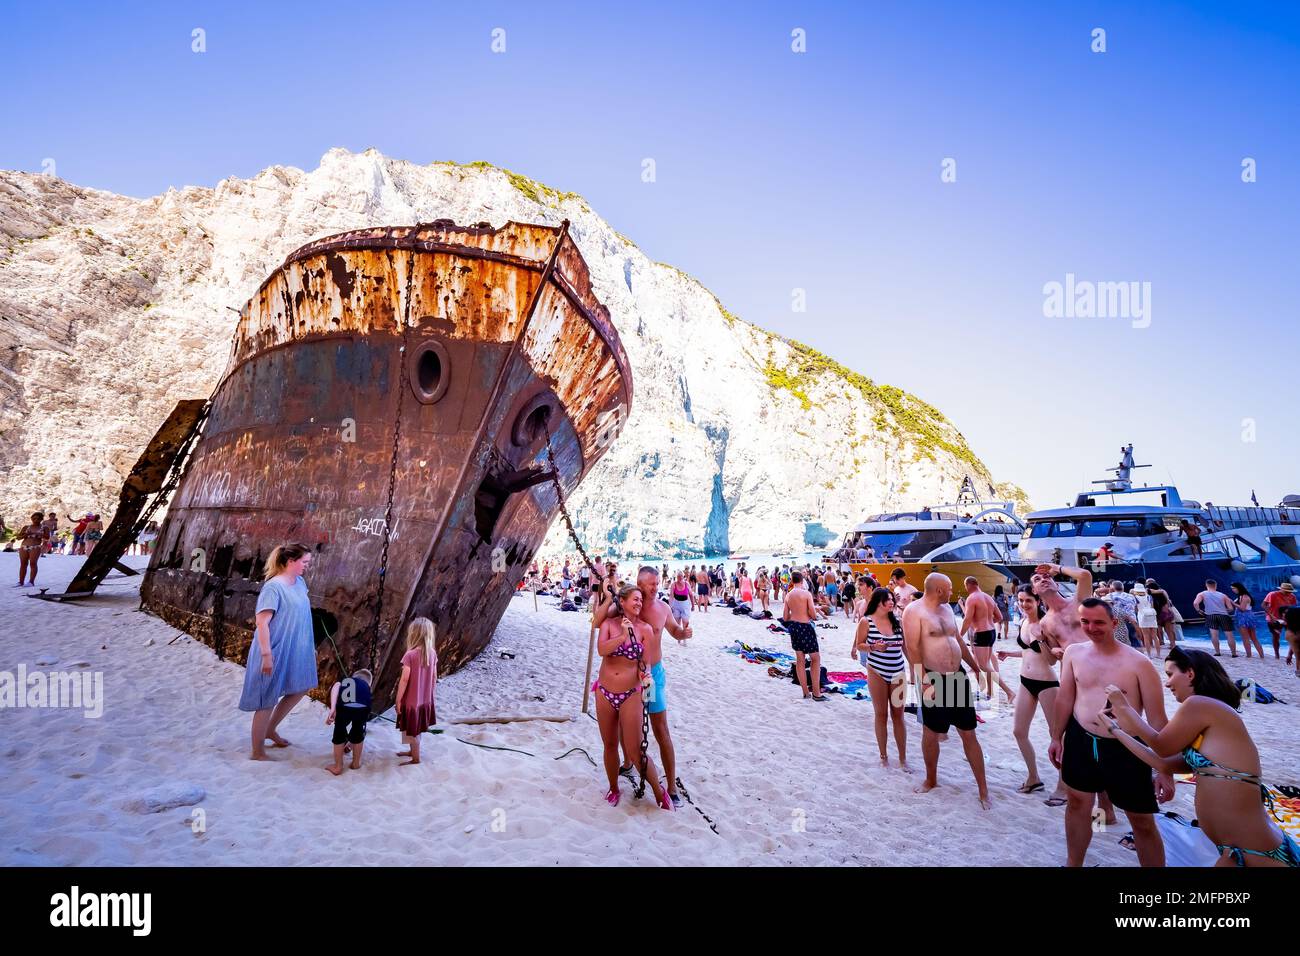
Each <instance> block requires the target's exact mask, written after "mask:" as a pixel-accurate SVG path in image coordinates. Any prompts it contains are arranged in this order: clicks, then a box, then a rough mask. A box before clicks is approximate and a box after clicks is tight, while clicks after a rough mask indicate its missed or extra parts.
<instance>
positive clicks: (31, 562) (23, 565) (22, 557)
mask: <svg viewBox="0 0 1300 956" xmlns="http://www.w3.org/2000/svg"><path fill="white" fill-rule="evenodd" d="M44 521H45V514H44V513H43V512H40V511H38V512H36V513H35V514H33V515H32V523H31V524H29V525H27V527H25V528H19V529H18V583H17V584H16V585H14V586H15V587H22V586H23V578H24V577H26V576H27V574H28V570H27V569H28V568H30V569H31V572H30V573H31V584H33V585H35V584H36V565H37V562H39V561H40V560H41V551H42V550H43V549H44V548H45V542H46V541H48V540H49V536H50V533H49V531H47V530H46V528H45V525H44V524H43V523H42V522H44Z"/></svg>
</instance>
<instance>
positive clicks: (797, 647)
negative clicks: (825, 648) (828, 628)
mask: <svg viewBox="0 0 1300 956" xmlns="http://www.w3.org/2000/svg"><path fill="white" fill-rule="evenodd" d="M816 615H817V609H816V608H815V607H814V606H813V600H812V595H811V594H809V593H808V589H807V588H806V587H804V581H803V573H802V572H800V571H795V572H794V573H793V574H791V575H790V591H789V593H787V594H786V596H785V603H784V605H783V606H782V612H781V623H782V624H784V625H785V629H786V630H787V631H789V632H790V646H791V647H792V648H794V668H795V677H796V678H797V679H798V681H799V687H800V689H802V690H803V696H804V699H805V700H806V699H807V698H809V697H811V698H812V699H813V700H816V701H825V700H829V699H830V698H828V697H826V696H825V695H824V694H822V686H821V685H822V655H821V646H820V645H819V644H818V643H817V631H816V629H814V628H813V625H812V622H813V621H814V620H815V619H816ZM805 654H806V655H808V657H807V658H806V660H807V661H808V665H809V666H810V668H811V669H810V670H808V671H805V664H804V661H805V657H804V655H805ZM810 678H811V680H812V692H811V693H809V687H808V682H809V679H810Z"/></svg>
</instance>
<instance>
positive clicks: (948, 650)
mask: <svg viewBox="0 0 1300 956" xmlns="http://www.w3.org/2000/svg"><path fill="white" fill-rule="evenodd" d="M951 598H952V581H951V580H950V579H949V578H948V576H947V575H946V574H940V573H938V572H937V571H936V572H934V573H932V574H928V575H926V578H925V591H924V592H923V593H922V595H921V597H920V598H918V599H916V600H914V601H913V602H912V603H911V604H909V605H908V606H907V610H905V611H904V612H903V653H904V656H905V657H906V658H907V663H908V666H909V667H911V668H912V670H913V672H914V673H915V674H916V681H915V683H916V686H917V688H919V689H921V724H922V725H923V726H924V728H925V729H924V730H923V731H922V733H921V754H922V756H923V757H924V758H925V781H924V782H923V783H922V784H921V785H920V786H919V787H917V788H916V792H917V793H928V792H929V791H931V790H933V789H934V788H935V787H937V786H939V780H938V776H937V774H938V770H939V742H940V741H941V740H947V739H948V728H949V727H951V726H954V725H955V726H956V727H957V733H958V735H959V736H960V737H961V744H962V747H963V749H965V751H966V760H967V761H968V762H969V763H970V768H971V772H972V773H974V775H975V785H976V786H977V787H978V788H979V797H980V806H981V807H983V808H984V809H985V810H988V809H990V808H991V807H992V804H991V803H990V802H989V788H988V783H987V781H986V780H985V779H984V751H983V750H981V749H980V745H979V741H978V740H976V739H975V724H976V720H975V698H974V692H973V691H972V690H971V687H970V681H969V680H967V678H966V671H965V670H964V669H963V668H962V666H961V665H962V662H963V661H965V662H966V663H967V664H969V665H970V668H971V670H974V671H978V670H979V666H978V665H977V664H976V663H975V658H973V657H972V656H971V653H970V649H969V648H968V647H967V646H966V644H965V642H964V641H962V640H961V639H959V638H958V637H957V620H956V618H954V617H953V614H952V609H951V608H949V607H948V601H949V600H950V599H951Z"/></svg>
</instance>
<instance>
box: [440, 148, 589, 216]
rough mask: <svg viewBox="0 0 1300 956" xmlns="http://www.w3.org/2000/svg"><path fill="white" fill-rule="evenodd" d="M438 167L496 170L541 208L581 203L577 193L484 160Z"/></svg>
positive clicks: (446, 163)
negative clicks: (567, 191) (567, 203)
mask: <svg viewBox="0 0 1300 956" xmlns="http://www.w3.org/2000/svg"><path fill="white" fill-rule="evenodd" d="M438 165H440V166H456V167H459V168H461V169H495V170H498V171H500V172H501V173H502V174H504V175H505V177H506V179H508V180H510V185H511V186H514V187H515V189H517V190H519V191H520V192H521V193H523V194H524V195H525V196H527V197H528V198H529V199H531V200H532V201H533V202H535V203H539V204H541V205H543V206H555V205H559V204H560V203H562V202H565V201H566V200H569V199H576V200H578V201H580V202H581V201H583V200H582V197H581V196H579V195H578V194H577V193H566V192H560V190H558V189H553V188H551V187H550V186H548V185H546V184H545V183H539V182H538V181H537V180H535V179H529V178H528V177H527V176H523V175H521V174H519V173H516V172H514V171H513V170H510V169H506V168H505V167H503V166H494V165H493V164H492V163H489V162H487V161H486V160H482V159H478V160H475V161H474V162H472V163H456V162H452V161H451V160H443V161H441V162H440V163H438Z"/></svg>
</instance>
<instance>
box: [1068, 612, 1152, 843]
mask: <svg viewBox="0 0 1300 956" xmlns="http://www.w3.org/2000/svg"><path fill="white" fill-rule="evenodd" d="M1078 614H1079V624H1080V626H1081V627H1082V629H1083V633H1084V634H1085V635H1086V636H1087V638H1088V640H1087V641H1086V642H1083V643H1078V644H1071V645H1070V646H1069V647H1067V648H1066V649H1065V657H1064V658H1062V661H1061V690H1060V692H1059V693H1058V694H1057V695H1056V720H1055V722H1054V726H1053V730H1052V746H1051V748H1050V749H1049V750H1048V756H1049V757H1050V758H1051V760H1052V763H1053V764H1054V765H1055V766H1056V767H1057V768H1059V769H1060V771H1061V780H1062V782H1063V783H1064V784H1065V786H1066V792H1067V798H1068V803H1067V805H1066V810H1065V843H1066V851H1067V865H1069V866H1082V865H1083V863H1084V857H1085V855H1086V854H1087V852H1088V844H1089V843H1091V842H1092V804H1093V794H1096V793H1102V792H1104V793H1106V794H1107V795H1108V796H1109V797H1110V799H1111V802H1112V803H1114V805H1115V806H1117V807H1119V808H1120V809H1121V810H1123V811H1124V813H1125V815H1126V816H1127V817H1128V822H1129V826H1130V827H1132V829H1133V842H1134V844H1135V846H1136V848H1137V854H1138V862H1139V863H1140V864H1141V865H1142V866H1164V865H1165V847H1164V843H1163V842H1162V841H1161V839H1160V831H1159V830H1158V829H1156V823H1155V817H1154V814H1155V812H1156V807H1157V800H1159V801H1160V802H1165V801H1168V800H1171V799H1173V795H1174V781H1173V778H1172V777H1170V776H1169V775H1168V774H1164V773H1161V774H1157V775H1156V777H1155V779H1154V781H1153V780H1152V775H1151V768H1150V767H1148V766H1147V765H1146V764H1145V763H1143V762H1142V761H1141V760H1139V759H1138V758H1137V757H1135V756H1134V755H1133V754H1132V753H1130V752H1129V750H1128V749H1127V748H1126V747H1125V746H1124V745H1123V744H1122V743H1120V742H1119V741H1118V740H1116V739H1115V738H1114V736H1112V735H1111V732H1110V729H1109V727H1108V726H1107V724H1108V721H1107V720H1106V719H1105V717H1104V711H1105V710H1106V708H1107V707H1109V702H1108V701H1107V688H1108V687H1118V688H1119V689H1120V690H1122V691H1123V692H1124V694H1125V696H1126V697H1127V698H1128V700H1129V702H1130V703H1131V704H1132V705H1133V708H1134V709H1135V710H1139V711H1142V712H1144V713H1145V714H1146V720H1147V723H1148V724H1150V725H1151V726H1152V727H1153V728H1155V729H1156V730H1157V731H1159V730H1163V729H1164V726H1165V724H1166V723H1168V719H1167V718H1166V716H1165V703H1164V691H1163V688H1162V687H1161V680H1160V674H1159V672H1158V671H1157V670H1156V668H1155V665H1154V664H1152V663H1151V661H1150V660H1149V659H1148V658H1147V656H1146V655H1145V654H1143V653H1142V652H1141V651H1139V650H1136V649H1134V648H1132V647H1130V646H1129V645H1127V644H1121V643H1119V642H1118V641H1116V640H1115V636H1114V632H1115V617H1114V612H1113V611H1112V610H1111V607H1110V605H1109V604H1107V603H1106V602H1105V601H1103V600H1101V599H1100V598H1086V599H1085V600H1084V601H1083V602H1082V603H1081V604H1080V605H1079V611H1078Z"/></svg>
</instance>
